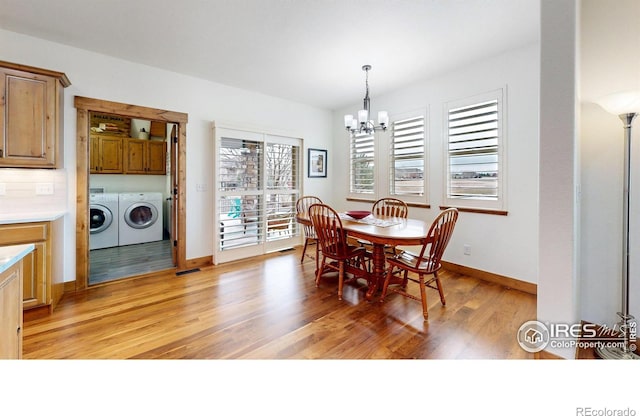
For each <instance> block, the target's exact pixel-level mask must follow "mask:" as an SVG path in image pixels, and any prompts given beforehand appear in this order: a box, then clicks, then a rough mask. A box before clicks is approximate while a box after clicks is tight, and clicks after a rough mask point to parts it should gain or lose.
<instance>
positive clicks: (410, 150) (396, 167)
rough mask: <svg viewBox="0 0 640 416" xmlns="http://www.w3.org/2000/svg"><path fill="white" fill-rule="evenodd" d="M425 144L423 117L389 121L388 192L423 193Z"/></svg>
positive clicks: (402, 194) (401, 194)
mask: <svg viewBox="0 0 640 416" xmlns="http://www.w3.org/2000/svg"><path fill="white" fill-rule="evenodd" d="M425 143H426V140H425V119H424V116H418V117H411V118H405V119H402V120H397V121H394V122H393V123H392V133H391V160H390V168H391V172H390V181H389V183H390V190H389V193H390V194H391V195H394V196H398V197H406V196H422V195H425V193H426V187H425V184H426V182H425V173H426V172H425V165H426V163H425V161H426V151H425V149H426V145H425Z"/></svg>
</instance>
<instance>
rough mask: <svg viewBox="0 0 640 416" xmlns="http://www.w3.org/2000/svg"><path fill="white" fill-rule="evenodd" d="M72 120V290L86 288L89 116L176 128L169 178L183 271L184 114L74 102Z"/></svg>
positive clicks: (109, 103) (179, 265)
mask: <svg viewBox="0 0 640 416" xmlns="http://www.w3.org/2000/svg"><path fill="white" fill-rule="evenodd" d="M74 105H75V107H76V111H77V120H76V136H77V140H76V192H77V196H76V290H84V289H86V288H87V287H88V286H89V228H90V227H89V160H90V159H89V144H90V142H89V127H90V126H89V112H90V111H96V112H99V113H109V114H115V115H120V116H124V117H131V118H141V119H146V120H153V121H164V122H167V123H175V124H177V125H178V143H177V145H178V158H177V159H178V160H177V161H176V169H175V172H172V174H174V175H176V178H177V181H176V182H177V184H178V186H177V188H178V189H177V194H174V195H172V198H173V202H174V203H177V204H178V208H177V214H178V215H177V218H175V221H176V228H177V236H171V237H172V238H174V239H175V240H176V242H177V243H176V244H177V254H178V255H177V259H176V269H177V270H178V271H180V270H186V269H187V259H186V236H187V235H186V207H187V205H186V203H187V201H186V170H185V169H186V166H187V120H188V116H187V114H185V113H178V112H173V111H167V110H159V109H156V108H149V107H141V106H137V105H131V104H122V103H116V102H112V101H105V100H98V99H94V98H87V97H79V96H76V97H75V99H74Z"/></svg>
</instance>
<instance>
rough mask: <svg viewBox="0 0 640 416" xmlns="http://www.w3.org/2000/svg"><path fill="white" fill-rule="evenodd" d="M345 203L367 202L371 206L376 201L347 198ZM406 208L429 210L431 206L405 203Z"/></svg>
mask: <svg viewBox="0 0 640 416" xmlns="http://www.w3.org/2000/svg"><path fill="white" fill-rule="evenodd" d="M392 198H397V197H395V196H394V197H392ZM347 201H349V202H368V203H371V204H373V203H374V202H376V201H377V199H364V198H347ZM407 206H408V207H414V208H431V204H423V203H419V202H407Z"/></svg>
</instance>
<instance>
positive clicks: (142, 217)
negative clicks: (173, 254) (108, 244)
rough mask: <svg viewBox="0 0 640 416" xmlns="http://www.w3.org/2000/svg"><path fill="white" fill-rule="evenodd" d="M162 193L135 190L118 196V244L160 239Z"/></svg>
mask: <svg viewBox="0 0 640 416" xmlns="http://www.w3.org/2000/svg"><path fill="white" fill-rule="evenodd" d="M162 201H163V198H162V193H161V192H135V193H122V194H120V196H119V202H118V207H119V209H120V225H119V236H118V241H119V245H121V246H126V245H130V244H140V243H149V242H151V241H159V240H162V229H163V226H162V224H163V222H162Z"/></svg>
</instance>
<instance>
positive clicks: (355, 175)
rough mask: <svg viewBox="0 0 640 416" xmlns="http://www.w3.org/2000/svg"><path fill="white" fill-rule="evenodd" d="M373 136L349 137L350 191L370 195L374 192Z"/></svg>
mask: <svg viewBox="0 0 640 416" xmlns="http://www.w3.org/2000/svg"><path fill="white" fill-rule="evenodd" d="M374 138H375V136H371V135H362V136H354V137H351V139H350V166H351V169H350V177H351V179H350V183H351V186H350V192H351V194H352V195H359V194H360V195H363V196H365V195H366V196H371V195H373V194H374V192H375V175H376V172H375V146H374V145H375V141H374Z"/></svg>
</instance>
